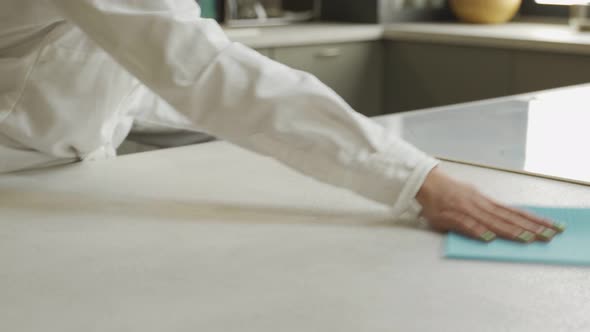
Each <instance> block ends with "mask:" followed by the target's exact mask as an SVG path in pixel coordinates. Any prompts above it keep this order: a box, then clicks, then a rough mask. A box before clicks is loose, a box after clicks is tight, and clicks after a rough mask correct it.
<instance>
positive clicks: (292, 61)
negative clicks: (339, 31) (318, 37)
mask: <svg viewBox="0 0 590 332" xmlns="http://www.w3.org/2000/svg"><path fill="white" fill-rule="evenodd" d="M272 54H273V58H274V59H275V60H277V61H278V62H281V63H283V64H285V65H287V66H290V67H293V68H296V69H300V70H304V71H307V72H309V73H311V74H313V75H315V76H316V77H317V78H318V79H320V80H321V81H322V82H323V83H325V84H326V85H328V86H329V87H331V88H332V89H333V90H334V91H336V93H338V94H339V95H340V96H341V97H342V98H344V100H346V101H347V102H348V103H349V104H350V105H351V106H352V107H353V108H354V109H355V110H356V111H358V112H360V113H363V114H365V115H369V116H371V115H378V114H381V113H382V109H383V107H382V99H383V98H382V91H383V50H382V43H381V42H356V43H342V44H324V45H319V46H296V47H281V48H275V49H273V51H272Z"/></svg>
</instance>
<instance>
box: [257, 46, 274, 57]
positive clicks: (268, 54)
mask: <svg viewBox="0 0 590 332" xmlns="http://www.w3.org/2000/svg"><path fill="white" fill-rule="evenodd" d="M254 50H255V51H257V52H258V53H260V54H262V55H264V56H266V57H269V58H272V49H270V48H256V49H254Z"/></svg>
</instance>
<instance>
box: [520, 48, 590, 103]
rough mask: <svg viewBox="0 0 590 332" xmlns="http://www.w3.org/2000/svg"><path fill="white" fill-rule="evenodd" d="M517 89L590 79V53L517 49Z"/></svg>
mask: <svg viewBox="0 0 590 332" xmlns="http://www.w3.org/2000/svg"><path fill="white" fill-rule="evenodd" d="M513 68H514V72H513V83H512V88H513V93H522V92H530V91H537V90H543V89H550V88H556V87H561V86H567V85H573V84H580V83H587V82H590V57H589V56H582V55H570V54H553V53H545V52H531V51H515V52H514V66H513Z"/></svg>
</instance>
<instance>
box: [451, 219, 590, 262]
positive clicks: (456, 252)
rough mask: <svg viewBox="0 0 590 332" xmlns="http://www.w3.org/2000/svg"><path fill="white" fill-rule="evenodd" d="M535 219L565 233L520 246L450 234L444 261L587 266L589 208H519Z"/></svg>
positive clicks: (519, 244)
mask: <svg viewBox="0 0 590 332" xmlns="http://www.w3.org/2000/svg"><path fill="white" fill-rule="evenodd" d="M522 208H523V209H525V210H528V211H530V212H532V213H534V214H536V215H539V216H543V217H547V218H549V219H551V220H554V221H558V222H562V223H565V224H566V225H567V229H566V231H565V232H563V233H562V234H558V235H556V236H555V238H554V239H553V240H552V241H551V242H549V243H543V242H535V243H531V244H522V243H516V242H512V241H507V240H502V239H496V240H494V241H492V242H490V243H484V242H480V241H477V240H472V239H469V238H466V237H464V236H461V235H458V234H455V233H450V234H449V235H448V237H447V240H446V245H445V256H446V257H448V258H459V259H477V260H493V261H505V262H526V263H542V264H564V265H585V266H590V208H589V209H582V208H549V207H522Z"/></svg>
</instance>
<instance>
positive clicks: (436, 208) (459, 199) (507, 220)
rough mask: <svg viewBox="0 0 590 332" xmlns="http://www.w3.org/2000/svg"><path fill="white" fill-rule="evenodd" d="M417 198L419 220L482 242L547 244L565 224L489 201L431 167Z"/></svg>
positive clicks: (439, 229) (470, 188)
mask: <svg viewBox="0 0 590 332" xmlns="http://www.w3.org/2000/svg"><path fill="white" fill-rule="evenodd" d="M416 199H417V200H418V202H419V203H420V204H421V205H422V207H423V210H422V217H424V218H425V219H426V220H427V221H428V222H429V223H430V225H431V226H432V227H433V228H434V229H435V230H438V231H444V232H446V231H455V232H457V233H461V234H463V235H466V236H469V237H472V238H475V239H479V240H482V241H486V242H489V241H492V240H494V239H495V238H496V237H497V236H499V237H502V238H505V239H509V240H513V241H519V242H525V243H529V242H533V241H535V240H540V241H550V240H551V239H552V238H553V236H554V235H555V234H557V233H560V232H563V231H564V229H565V225H563V224H559V223H553V222H551V221H549V220H547V219H543V218H539V217H536V216H534V215H531V214H529V213H526V212H523V211H520V210H517V209H513V208H510V207H507V206H504V205H501V204H499V203H497V202H494V201H492V200H491V199H489V198H487V197H486V196H484V195H482V194H480V193H479V192H478V191H477V190H476V189H474V188H473V187H471V186H469V185H466V184H464V183H461V182H458V181H456V180H454V179H452V178H450V177H448V176H447V175H445V174H444V173H443V172H442V171H440V170H439V169H438V168H434V169H433V170H432V171H431V172H430V174H428V176H427V177H426V180H425V181H424V184H423V185H422V187H421V188H420V190H419V191H418V194H417V195H416Z"/></svg>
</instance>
